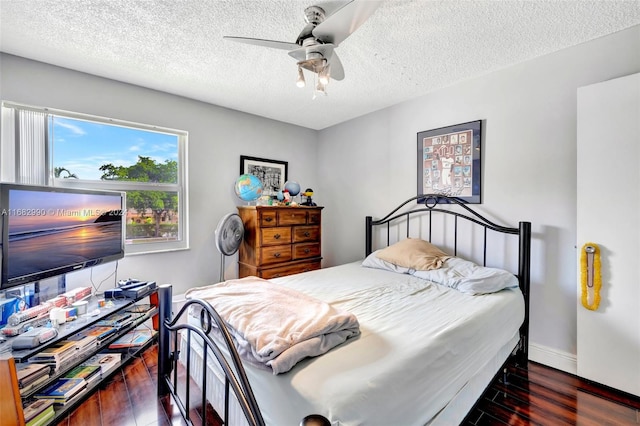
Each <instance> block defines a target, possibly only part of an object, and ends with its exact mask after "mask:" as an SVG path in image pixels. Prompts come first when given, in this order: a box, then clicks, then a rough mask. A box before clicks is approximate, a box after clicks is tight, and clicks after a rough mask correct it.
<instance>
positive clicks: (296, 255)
mask: <svg viewBox="0 0 640 426" xmlns="http://www.w3.org/2000/svg"><path fill="white" fill-rule="evenodd" d="M318 256H320V243H301V244H294V245H293V259H294V260H295V259H306V258H308V257H318Z"/></svg>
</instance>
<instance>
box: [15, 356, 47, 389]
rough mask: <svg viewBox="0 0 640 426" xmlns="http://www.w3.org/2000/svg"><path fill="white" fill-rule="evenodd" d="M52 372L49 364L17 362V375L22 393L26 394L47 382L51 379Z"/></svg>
mask: <svg viewBox="0 0 640 426" xmlns="http://www.w3.org/2000/svg"><path fill="white" fill-rule="evenodd" d="M50 373H51V367H50V366H49V365H47V364H37V363H27V364H16V375H17V376H18V388H19V389H20V394H21V395H24V394H26V393H27V392H29V391H30V390H32V389H34V388H35V387H36V386H38V385H40V384H42V383H44V382H46V381H47V380H48V379H49V374H50Z"/></svg>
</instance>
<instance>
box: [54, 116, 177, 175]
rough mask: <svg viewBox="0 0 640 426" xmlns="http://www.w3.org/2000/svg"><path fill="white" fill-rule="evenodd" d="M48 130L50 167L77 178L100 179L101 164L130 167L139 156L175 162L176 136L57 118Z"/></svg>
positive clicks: (158, 160) (159, 161)
mask: <svg viewBox="0 0 640 426" xmlns="http://www.w3.org/2000/svg"><path fill="white" fill-rule="evenodd" d="M50 130H51V136H52V138H53V142H54V143H53V154H52V156H53V167H64V168H65V169H67V170H69V171H70V172H71V173H74V174H75V175H76V176H77V177H78V178H79V179H100V176H101V175H102V173H101V172H100V170H99V168H100V166H101V165H103V164H108V163H111V164H113V165H115V166H125V167H126V166H130V165H132V164H135V163H136V162H137V161H138V156H139V155H142V156H144V157H151V158H152V159H154V160H156V161H157V162H158V163H164V162H165V160H177V159H178V137H177V136H176V135H171V134H167V133H159V132H152V131H146V130H139V129H132V128H129V127H121V126H115V125H109V124H103V123H96V122H91V121H83V120H76V119H71V118H63V117H58V116H54V117H53V125H52V126H51V128H50ZM63 176H64V174H63Z"/></svg>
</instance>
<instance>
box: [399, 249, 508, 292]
mask: <svg viewBox="0 0 640 426" xmlns="http://www.w3.org/2000/svg"><path fill="white" fill-rule="evenodd" d="M411 274H412V275H413V276H414V277H418V278H422V279H425V280H429V281H433V282H435V283H437V284H441V285H444V286H447V287H451V288H453V289H456V290H458V291H459V292H462V293H467V294H485V293H495V292H496V291H500V290H502V289H505V288H515V287H518V278H517V277H516V276H515V275H513V274H512V273H510V272H508V271H505V270H502V269H497V268H488V267H485V266H479V265H476V264H475V263H473V262H469V261H468V260H464V259H460V258H459V257H452V258H450V259H448V260H447V261H446V262H445V263H444V266H443V267H442V268H440V269H433V270H430V271H414V272H412V273H411Z"/></svg>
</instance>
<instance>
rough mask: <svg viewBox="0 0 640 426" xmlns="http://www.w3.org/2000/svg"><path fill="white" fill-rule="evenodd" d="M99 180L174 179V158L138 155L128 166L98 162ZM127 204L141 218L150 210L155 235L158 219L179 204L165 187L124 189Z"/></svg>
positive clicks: (139, 180) (176, 166) (170, 180)
mask: <svg viewBox="0 0 640 426" xmlns="http://www.w3.org/2000/svg"><path fill="white" fill-rule="evenodd" d="M100 171H101V172H102V176H101V178H100V179H102V180H126V181H137V182H149V183H176V182H177V177H178V163H177V161H172V160H165V162H164V163H157V162H156V161H155V160H153V159H151V158H150V157H143V156H141V155H140V156H138V162H137V163H135V164H133V165H131V166H114V165H113V164H111V163H109V164H104V165H102V166H100ZM127 208H133V209H135V210H136V211H137V212H138V213H139V214H140V215H141V216H142V217H143V218H144V217H145V216H146V214H147V213H149V212H151V214H152V215H153V221H154V223H155V236H156V237H159V236H160V222H161V220H162V217H163V216H167V217H169V218H171V216H173V214H174V213H175V211H176V209H177V208H178V196H177V195H176V194H175V193H172V192H166V191H127Z"/></svg>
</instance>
